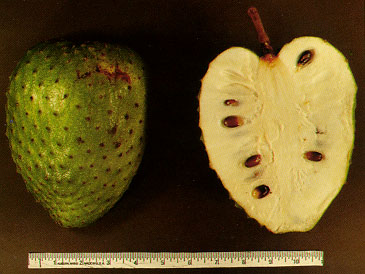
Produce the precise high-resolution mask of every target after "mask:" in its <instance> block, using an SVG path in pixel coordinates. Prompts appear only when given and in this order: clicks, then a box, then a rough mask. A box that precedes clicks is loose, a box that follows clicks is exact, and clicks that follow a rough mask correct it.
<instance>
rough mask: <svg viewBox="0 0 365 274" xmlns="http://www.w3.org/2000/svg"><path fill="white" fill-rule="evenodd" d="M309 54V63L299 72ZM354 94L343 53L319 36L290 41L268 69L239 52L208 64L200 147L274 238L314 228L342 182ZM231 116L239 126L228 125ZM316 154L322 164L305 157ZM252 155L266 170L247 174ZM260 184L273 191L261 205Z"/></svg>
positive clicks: (351, 130) (260, 168)
mask: <svg viewBox="0 0 365 274" xmlns="http://www.w3.org/2000/svg"><path fill="white" fill-rule="evenodd" d="M307 50H309V51H311V52H312V54H313V56H312V59H311V62H309V63H307V64H306V65H304V66H298V58H299V57H300V56H301V54H302V53H303V52H305V51H307ZM356 90H357V87H356V83H355V81H354V79H353V76H352V73H351V70H350V68H349V66H348V63H347V60H346V59H345V58H344V56H343V55H342V54H341V53H340V52H339V51H338V50H337V49H335V48H334V47H333V46H332V45H330V44H329V43H328V42H326V41H325V40H323V39H321V38H316V37H301V38H297V39H295V40H293V41H292V42H291V43H289V44H287V45H285V46H284V47H283V48H282V50H281V51H280V53H279V54H278V56H277V57H276V58H274V59H273V60H272V61H271V62H269V61H268V60H265V58H259V57H258V56H257V55H256V54H254V53H252V52H251V51H249V50H247V49H244V48H238V47H236V48H230V49H228V50H226V51H225V52H223V53H222V54H220V55H219V56H218V57H217V58H216V59H215V60H214V61H213V62H212V63H211V64H210V66H209V69H208V72H207V74H206V75H205V77H204V78H203V80H202V87H201V93H200V97H199V101H200V107H199V112H200V127H201V129H202V136H203V141H204V144H205V146H206V150H207V153H208V156H209V160H210V165H211V167H212V168H213V169H214V170H215V171H216V172H217V174H218V176H219V178H220V179H221V181H222V183H223V185H224V186H225V188H226V189H227V190H228V191H229V193H230V195H231V197H232V198H233V199H234V200H235V201H236V202H237V203H238V204H239V205H240V206H241V207H243V208H244V209H245V211H246V212H247V214H248V215H249V216H250V217H252V218H255V219H256V220H257V221H258V222H259V223H260V224H261V225H264V226H266V227H267V228H268V229H269V230H271V231H272V232H274V233H285V232H290V231H308V230H310V229H312V228H313V227H314V225H315V224H316V223H317V222H318V221H319V219H320V218H321V216H322V215H323V213H324V211H325V210H326V209H327V207H328V206H329V204H330V203H331V202H332V200H333V199H334V198H335V197H336V195H337V194H338V192H339V191H340V189H341V187H342V186H343V184H344V183H345V181H346V176H347V170H348V166H349V162H350V158H351V152H352V148H353V141H354V119H353V114H354V107H355V94H356ZM226 100H235V101H237V102H238V104H231V105H226V104H224V102H225V101H226ZM229 116H233V117H240V119H241V121H242V122H243V123H242V124H240V125H238V126H236V127H232V128H230V127H227V126H225V125H224V124H223V121H224V119H225V118H226V117H229ZM311 151H315V152H319V153H320V154H321V155H322V159H321V160H320V161H311V160H309V159H307V158H306V157H305V154H306V152H311ZM253 155H260V156H261V161H260V163H259V164H258V165H255V166H253V167H246V166H245V161H246V160H247V159H248V158H249V157H251V156H253ZM260 185H265V186H268V187H269V189H270V193H269V194H268V195H267V196H265V197H263V198H261V199H258V198H257V197H254V196H255V195H253V190H254V189H255V188H256V187H258V186H260Z"/></svg>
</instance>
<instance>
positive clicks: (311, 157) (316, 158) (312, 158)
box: [304, 151, 324, 162]
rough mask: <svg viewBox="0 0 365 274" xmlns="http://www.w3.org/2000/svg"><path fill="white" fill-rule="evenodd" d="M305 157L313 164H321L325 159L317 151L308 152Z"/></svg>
mask: <svg viewBox="0 0 365 274" xmlns="http://www.w3.org/2000/svg"><path fill="white" fill-rule="evenodd" d="M304 157H305V158H306V159H308V160H309V161H313V162H319V161H321V160H322V159H323V158H324V157H323V155H322V154H321V153H319V152H317V151H307V152H306V153H305V154H304Z"/></svg>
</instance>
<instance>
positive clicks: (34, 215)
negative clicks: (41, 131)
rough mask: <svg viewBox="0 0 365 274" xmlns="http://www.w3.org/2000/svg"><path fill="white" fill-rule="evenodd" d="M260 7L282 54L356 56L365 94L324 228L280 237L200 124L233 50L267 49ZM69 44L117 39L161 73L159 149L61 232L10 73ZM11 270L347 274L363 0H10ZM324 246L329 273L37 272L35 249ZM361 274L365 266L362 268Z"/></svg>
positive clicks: (155, 127) (355, 197)
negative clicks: (19, 143) (210, 76)
mask: <svg viewBox="0 0 365 274" xmlns="http://www.w3.org/2000/svg"><path fill="white" fill-rule="evenodd" d="M251 5H255V6H256V7H257V8H258V9H259V11H260V14H261V18H262V19H263V22H264V25H265V27H266V30H267V32H268V34H269V36H270V38H271V41H272V45H273V47H274V48H275V49H276V50H279V49H280V48H281V47H282V46H283V45H284V44H285V43H288V42H290V41H291V40H292V39H293V38H295V37H299V36H305V35H312V36H319V37H322V38H325V39H327V40H328V41H329V42H330V43H332V44H333V45H334V46H335V47H337V48H338V49H339V50H340V51H341V52H342V53H343V54H344V55H345V56H346V57H347V58H348V60H349V64H350V66H351V68H352V71H353V74H354V76H355V79H356V81H357V84H358V87H359V90H358V94H357V109H356V121H357V124H356V127H357V131H356V143H355V150H354V153H353V163H352V165H351V167H350V171H349V176H348V183H347V184H346V185H345V186H344V187H343V189H342V191H341V193H340V195H339V196H337V198H336V199H335V200H334V202H333V203H332V204H331V206H330V207H329V208H328V210H327V211H326V213H325V214H324V216H323V218H322V219H321V220H320V222H319V223H318V224H317V226H316V227H315V228H314V229H313V230H311V231H310V232H306V233H288V234H283V235H274V234H272V233H270V232H268V231H267V230H266V229H265V228H261V227H259V225H258V224H257V223H256V221H254V220H252V219H248V218H247V216H246V214H245V213H244V211H242V210H241V209H238V208H236V207H235V206H234V202H233V201H232V200H230V199H229V196H228V193H227V192H226V190H225V189H224V188H223V186H222V185H221V183H220V181H219V180H218V179H217V177H216V175H215V173H214V172H213V171H212V170H211V169H209V166H208V159H207V155H206V153H205V150H204V147H203V144H202V143H201V142H200V139H199V138H200V130H199V127H198V112H197V108H198V101H197V95H198V92H199V89H200V79H201V78H202V77H203V76H204V74H205V72H206V70H207V67H208V64H209V62H210V61H211V60H212V59H213V58H214V57H215V56H216V55H218V54H219V53H220V52H222V51H223V50H225V49H227V48H229V47H231V46H242V47H246V48H249V49H251V50H253V51H255V52H257V53H259V45H258V43H257V40H256V37H257V36H256V33H255V29H254V27H253V25H252V23H251V21H250V18H249V17H248V16H247V9H248V7H249V6H251ZM59 37H66V38H69V39H78V40H80V39H81V40H83V39H85V40H90V39H92V40H95V39H98V40H105V41H118V42H122V43H125V44H127V45H129V46H130V47H132V48H134V49H135V50H137V51H138V52H139V53H140V54H141V55H142V56H143V58H144V59H145V61H146V63H147V64H148V67H149V69H150V74H149V84H150V89H149V99H148V107H149V110H148V115H149V119H148V128H147V133H148V145H147V148H146V151H145V155H144V160H143V162H142V165H141V167H140V169H139V172H138V174H137V176H136V177H135V178H134V180H133V182H132V184H131V187H130V189H129V190H128V191H127V192H126V193H125V195H124V196H123V197H122V199H121V200H120V201H119V202H118V203H117V204H116V206H115V207H114V208H113V209H112V210H111V211H110V212H109V213H107V214H106V215H105V216H104V217H103V218H101V219H100V220H99V221H97V222H96V223H95V224H93V225H91V226H89V227H87V228H83V229H65V228H61V227H59V226H57V225H56V224H55V223H53V221H52V220H51V218H50V217H49V216H48V213H47V212H46V211H45V210H44V209H43V208H42V207H41V206H40V205H39V204H37V203H36V202H35V200H34V199H33V197H32V196H31V195H30V194H29V193H28V192H27V191H26V189H25V185H24V183H23V180H22V178H21V176H20V175H19V174H17V173H16V171H15V164H14V163H13V161H12V159H11V156H10V150H9V146H8V141H7V139H6V136H5V128H6V125H5V123H6V121H5V108H4V105H5V102H6V96H5V91H6V89H7V87H8V84H9V78H8V77H9V75H10V74H11V72H12V70H13V69H14V68H15V65H16V63H17V62H18V61H19V59H20V58H21V57H22V55H23V54H24V53H25V51H26V50H27V49H28V48H29V47H31V46H33V45H35V44H36V43H38V42H40V41H44V40H48V39H53V38H59ZM0 39H1V40H0V41H1V42H0V90H1V97H0V100H1V101H0V104H1V105H2V107H1V108H0V117H1V124H0V126H1V135H0V144H1V146H0V155H1V164H0V174H1V175H0V273H1V274H16V273H30V272H32V273H109V272H114V273H116V272H118V273H331V274H335V273H347V274H356V273H361V272H362V271H364V267H362V268H361V264H363V262H364V261H363V260H364V243H365V237H364V234H365V227H364V207H363V204H364V198H363V197H364V190H363V180H364V175H365V174H364V164H363V163H364V161H365V159H364V155H365V151H364V146H363V143H364V141H365V139H364V127H363V121H364V117H365V116H364V107H363V106H364V104H365V101H364V98H365V96H364V72H363V71H364V69H365V68H364V57H363V56H364V1H362V0H352V1H347V0H342V1H336V0H327V1H324V0H319V1H318V0H300V1H287V0H277V1H269V0H265V1H244V0H242V1H238V0H220V1H219V0H209V1H208V0H202V1H193V0H191V1H177V0H133V1H132V0H130V1H128V0H126V1H118V0H115V1H108V0H100V1H90V0H88V1H84V0H82V1H66V0H59V1H53V0H52V1H50V0H45V1H26V0H24V1H10V0H9V1H6V0H1V1H0ZM251 250H323V251H324V253H325V266H324V267H299V268H269V269H267V268H265V269H252V268H251V269H248V268H241V269H190V270H172V269H170V270H134V271H133V270H120V269H119V270H105V269H102V270H95V269H94V270H75V269H74V270H66V269H65V270H59V269H58V270H48V269H43V270H27V256H28V252H84V251H85V252H86V251H91V252H127V251H154V252H158V251H174V252H178V251H187V252H198V251H251ZM361 269H362V270H361ZM362 273H363V272H362Z"/></svg>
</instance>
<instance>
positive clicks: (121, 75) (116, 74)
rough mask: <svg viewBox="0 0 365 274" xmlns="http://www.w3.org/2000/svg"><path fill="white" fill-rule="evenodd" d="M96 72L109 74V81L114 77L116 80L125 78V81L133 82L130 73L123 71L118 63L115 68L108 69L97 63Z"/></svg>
mask: <svg viewBox="0 0 365 274" xmlns="http://www.w3.org/2000/svg"><path fill="white" fill-rule="evenodd" d="M112 68H113V67H112ZM96 72H98V73H102V74H104V75H105V76H107V77H108V79H109V81H111V80H112V79H114V80H123V81H125V82H127V83H128V84H131V78H130V77H129V74H128V73H126V72H124V71H122V70H121V69H120V68H119V67H118V64H116V65H115V68H114V70H113V69H112V70H108V69H105V68H102V67H101V66H100V65H97V66H96Z"/></svg>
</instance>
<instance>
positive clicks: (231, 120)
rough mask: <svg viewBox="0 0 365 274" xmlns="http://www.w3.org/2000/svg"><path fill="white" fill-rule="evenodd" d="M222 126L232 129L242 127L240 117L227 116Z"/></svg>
mask: <svg viewBox="0 0 365 274" xmlns="http://www.w3.org/2000/svg"><path fill="white" fill-rule="evenodd" d="M223 125H225V126H226V127H229V128H234V127H238V126H241V125H243V119H242V118H241V117H240V116H236V115H233V116H228V117H226V118H224V120H223Z"/></svg>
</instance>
